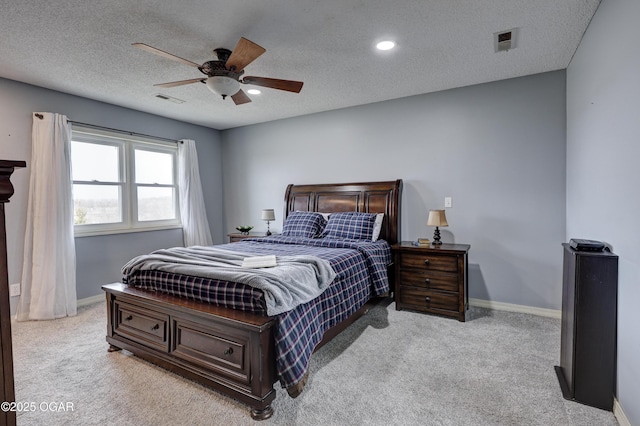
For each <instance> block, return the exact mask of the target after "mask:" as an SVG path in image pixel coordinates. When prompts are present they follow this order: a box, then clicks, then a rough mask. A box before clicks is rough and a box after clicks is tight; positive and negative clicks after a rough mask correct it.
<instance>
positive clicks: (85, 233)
mask: <svg viewBox="0 0 640 426" xmlns="http://www.w3.org/2000/svg"><path fill="white" fill-rule="evenodd" d="M170 229H182V225H164V226H149V227H144V228H122V229H102V230H90V231H75V232H74V237H75V238H84V237H97V236H102V235H115V234H131V233H136V232H149V231H166V230H170Z"/></svg>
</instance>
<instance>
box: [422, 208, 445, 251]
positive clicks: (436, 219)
mask: <svg viewBox="0 0 640 426" xmlns="http://www.w3.org/2000/svg"><path fill="white" fill-rule="evenodd" d="M427 226H435V227H436V230H435V231H434V232H433V243H432V244H433V245H435V246H439V245H441V244H442V241H440V229H438V227H440V226H449V224H448V223H447V217H446V216H445V214H444V210H429V218H428V219H427Z"/></svg>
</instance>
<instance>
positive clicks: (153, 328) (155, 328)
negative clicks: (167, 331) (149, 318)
mask: <svg viewBox="0 0 640 426" xmlns="http://www.w3.org/2000/svg"><path fill="white" fill-rule="evenodd" d="M159 328H160V324H156V325H154V326H153V327H151V329H152V330H157V329H159Z"/></svg>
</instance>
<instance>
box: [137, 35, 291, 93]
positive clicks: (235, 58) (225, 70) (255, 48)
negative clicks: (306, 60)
mask: <svg viewBox="0 0 640 426" xmlns="http://www.w3.org/2000/svg"><path fill="white" fill-rule="evenodd" d="M132 46H134V47H137V48H138V49H142V50H146V51H147V52H151V53H154V54H156V55H160V56H162V57H165V58H168V59H172V60H174V61H178V62H182V63H183V64H186V65H189V66H191V67H194V68H198V69H199V70H200V72H202V73H203V74H205V75H206V76H207V77H200V78H192V79H189V80H180V81H172V82H169V83H161V84H154V86H159V87H176V86H183V85H185V84H192V83H198V82H200V83H204V84H205V85H206V86H207V87H208V88H209V90H211V91H212V92H213V93H216V94H218V95H221V96H222V99H225V98H226V97H227V96H231V99H233V102H234V103H235V104H236V105H241V104H245V103H247V102H251V99H250V98H249V96H247V94H246V93H245V92H244V91H243V90H242V89H241V88H240V84H241V83H242V84H253V85H255V86H262V87H268V88H271V89H278V90H286V91H287V92H294V93H300V90H302V84H303V83H302V82H301V81H293V80H279V79H277V78H267V77H253V76H246V77H242V75H243V74H244V68H245V67H246V66H247V65H249V64H250V63H251V62H253V61H254V60H255V59H256V58H258V57H259V56H260V55H262V54H263V53H264V52H265V51H266V50H265V49H264V48H263V47H261V46H259V45H257V44H255V43H254V42H252V41H250V40H247V39H246V38H244V37H241V38H240V40H239V41H238V44H236V48H235V49H234V50H233V52H232V51H230V50H229V49H224V48H217V49H214V50H213V52H214V53H215V54H216V56H217V58H218V60H214V61H207V62H205V63H204V64H202V65H198V64H196V63H195V62H191V61H189V60H187V59H183V58H181V57H179V56H176V55H172V54H171V53H168V52H165V51H164V50H160V49H158V48H155V47H152V46H149V45H148V44H144V43H133V44H132Z"/></svg>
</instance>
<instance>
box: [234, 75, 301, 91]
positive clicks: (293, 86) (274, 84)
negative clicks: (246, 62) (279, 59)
mask: <svg viewBox="0 0 640 426" xmlns="http://www.w3.org/2000/svg"><path fill="white" fill-rule="evenodd" d="M242 82H243V83H245V84H254V85H256V86H263V87H269V88H271V89H278V90H286V91H287V92H295V93H300V90H302V85H303V84H304V83H303V82H301V81H293V80H279V79H277V78H267V77H253V76H247V77H245V78H243V79H242Z"/></svg>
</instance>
